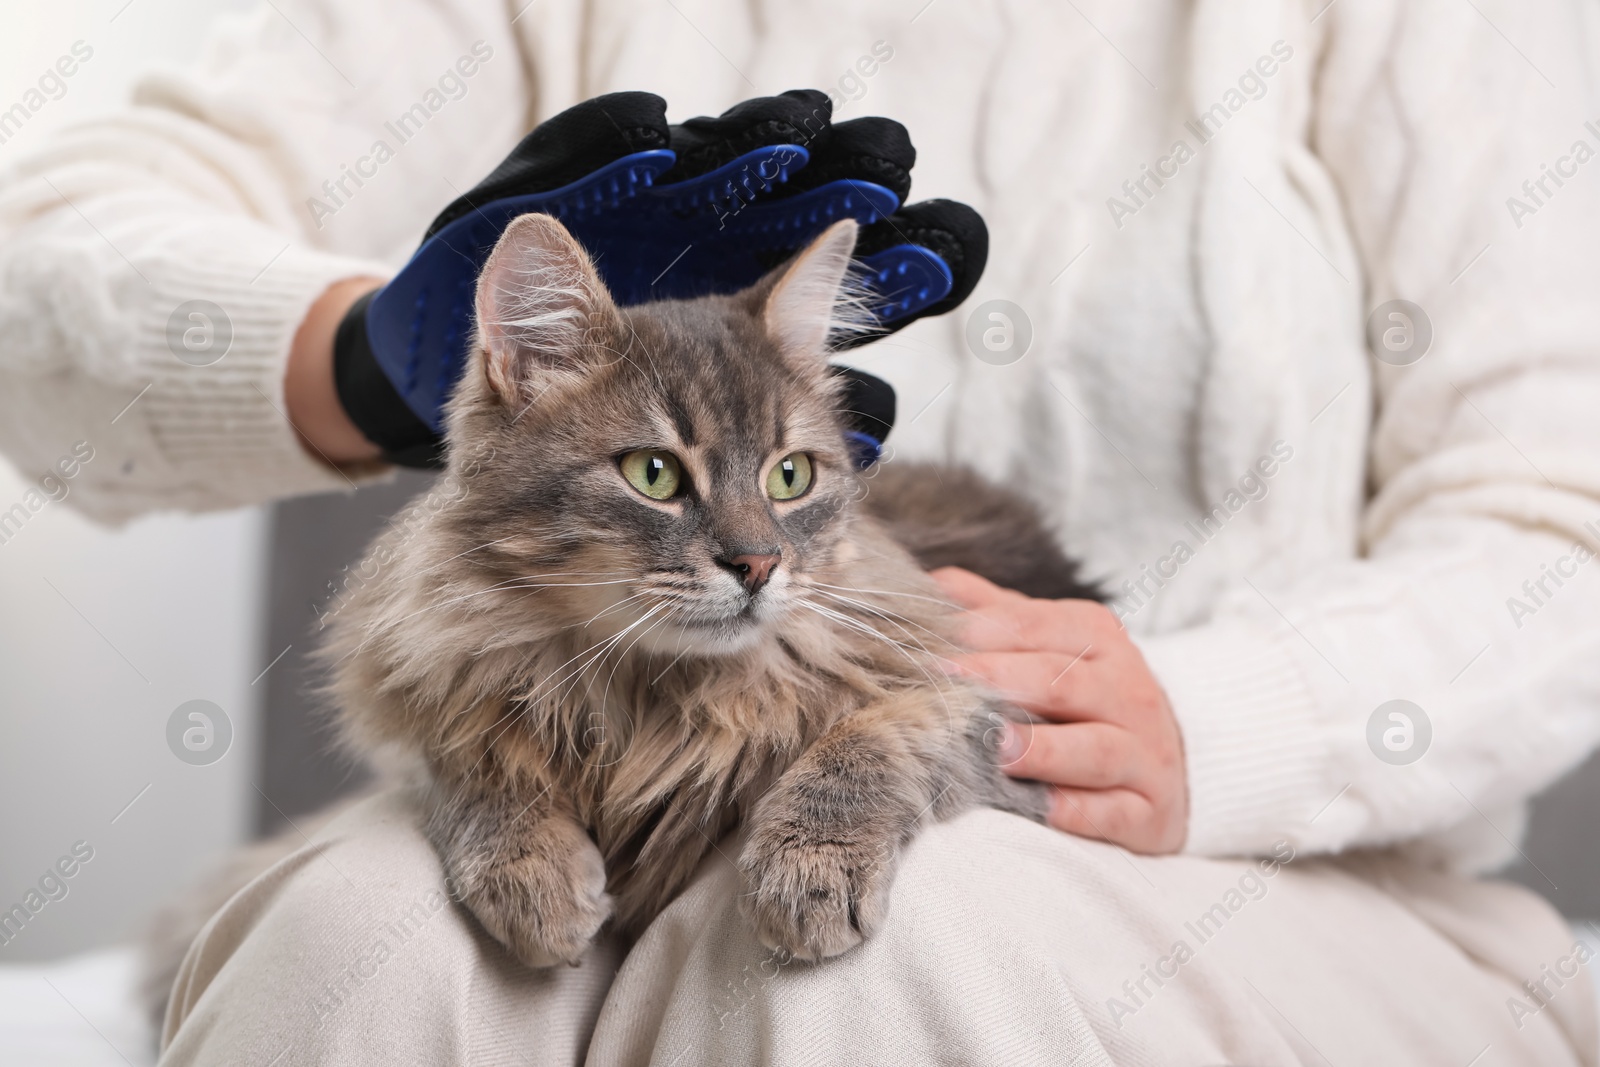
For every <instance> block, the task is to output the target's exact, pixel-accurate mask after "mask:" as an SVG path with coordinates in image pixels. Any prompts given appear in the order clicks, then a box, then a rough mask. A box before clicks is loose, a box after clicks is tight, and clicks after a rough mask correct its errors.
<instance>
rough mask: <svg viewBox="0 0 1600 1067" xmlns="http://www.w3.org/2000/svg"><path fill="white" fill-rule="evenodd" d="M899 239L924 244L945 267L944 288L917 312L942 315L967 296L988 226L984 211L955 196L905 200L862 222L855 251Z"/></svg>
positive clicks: (978, 272)
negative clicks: (868, 223)
mask: <svg viewBox="0 0 1600 1067" xmlns="http://www.w3.org/2000/svg"><path fill="white" fill-rule="evenodd" d="M907 185H908V187H909V185H910V183H909V181H908V182H907ZM901 199H902V200H903V199H904V197H903V196H902V197H901ZM904 244H914V245H917V246H919V247H922V248H926V249H928V250H929V251H930V252H932V253H934V254H935V255H937V256H938V257H939V258H940V259H941V260H943V261H944V263H945V265H946V266H947V267H949V268H950V280H951V283H952V284H951V289H950V292H949V294H948V295H946V296H945V298H944V299H943V300H940V301H938V302H937V303H935V304H931V305H929V306H928V307H927V308H924V309H923V310H922V311H921V312H920V314H921V315H943V314H944V313H945V312H946V311H949V310H950V309H951V308H953V307H955V306H956V305H958V304H960V303H961V302H962V301H963V300H965V299H966V298H967V297H969V296H971V295H972V291H973V289H975V288H977V285H978V280H979V279H980V278H982V277H983V268H984V267H985V266H986V265H987V264H988V261H989V229H988V227H987V226H985V225H984V222H983V216H982V215H979V214H978V213H977V212H976V211H974V210H973V209H972V208H970V207H968V206H967V205H966V204H963V203H961V202H959V201H956V200H923V201H921V202H920V203H916V204H907V205H906V206H905V207H902V208H901V209H900V210H899V211H897V212H895V213H894V214H893V215H892V216H890V217H889V218H887V219H884V220H883V221H882V222H879V223H875V224H873V225H871V226H868V227H866V228H865V229H863V230H862V231H861V238H860V239H859V240H858V241H857V242H856V257H857V258H860V257H863V256H870V255H872V254H873V253H874V252H878V251H881V250H882V249H885V248H889V247H891V246H893V245H904ZM907 321H910V320H907Z"/></svg>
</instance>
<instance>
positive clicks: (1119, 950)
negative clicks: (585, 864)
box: [163, 795, 1594, 1067]
mask: <svg viewBox="0 0 1600 1067" xmlns="http://www.w3.org/2000/svg"><path fill="white" fill-rule="evenodd" d="M736 848H737V843H736V842H726V843H724V845H723V846H722V851H720V852H713V853H712V855H711V856H710V857H709V858H708V860H707V862H706V863H705V865H704V866H703V867H702V869H701V871H700V872H699V873H698V875H697V876H696V879H695V881H694V882H693V884H692V885H691V886H690V887H689V889H688V890H686V891H685V893H684V894H683V895H682V896H681V897H680V898H679V899H678V900H677V901H676V902H675V903H674V904H673V905H672V906H671V907H670V908H669V909H668V910H667V912H666V913H664V914H663V915H662V917H661V918H660V919H659V920H658V921H657V922H656V923H655V924H654V925H653V926H652V927H651V928H650V929H649V930H647V931H646V932H645V934H644V935H643V937H642V938H641V939H640V940H639V942H638V943H637V944H636V945H635V946H633V948H632V949H631V951H629V952H628V953H627V955H626V959H623V957H622V952H621V950H620V949H619V948H618V947H617V946H616V945H614V944H612V943H609V942H606V943H602V944H600V945H597V947H596V948H595V949H594V950H593V951H592V952H591V953H590V955H589V956H588V957H587V958H586V959H585V961H584V963H583V966H581V967H578V968H555V969H553V970H550V971H546V972H532V971H528V970H526V969H523V968H521V967H520V966H518V965H517V964H516V963H515V962H514V961H512V960H510V959H509V957H507V956H506V954H505V953H504V952H503V951H501V950H500V948H499V946H498V945H496V944H494V942H493V941H492V940H491V939H489V938H488V937H487V936H486V935H485V934H484V933H483V932H482V931H481V929H480V928H479V927H478V926H477V924H476V923H475V922H474V921H473V920H472V918H471V917H470V916H469V915H468V914H466V913H465V912H464V911H463V910H462V909H461V908H460V907H459V906H457V905H455V904H453V903H451V902H449V901H448V898H447V897H446V896H445V886H444V880H443V876H442V873H441V871H440V869H439V865H438V862H437V859H436V858H435V857H434V854H433V851H432V849H431V847H429V845H428V843H427V841H426V840H425V839H424V838H423V836H422V835H421V834H420V832H419V831H418V830H417V829H416V825H415V817H414V815H413V813H412V811H411V809H410V808H409V807H408V806H407V805H406V804H405V802H404V801H403V799H402V798H400V797H398V796H392V795H391V796H385V797H381V798H375V799H374V800H372V801H368V802H366V803H365V804H363V805H361V806H360V807H358V808H357V809H355V810H353V811H352V812H350V813H349V814H347V815H346V816H344V817H343V818H341V819H340V820H338V821H336V822H335V823H334V824H332V825H331V826H330V827H329V828H328V830H327V831H325V832H324V833H323V834H320V835H318V846H317V847H315V848H306V849H302V850H301V851H300V852H298V853H296V854H295V855H294V856H292V857H290V859H288V860H286V861H284V862H283V863H281V864H279V865H278V866H277V867H275V868H274V869H273V870H272V871H270V872H268V873H267V874H266V875H264V876H262V877H261V878H258V879H257V880H256V881H255V882H254V883H252V885H251V886H250V887H248V888H247V889H246V890H244V891H243V892H241V893H240V894H239V895H238V896H236V897H235V898H234V899H233V900H232V901H230V902H229V904H228V905H227V907H226V908H224V910H223V911H222V912H221V913H220V914H219V915H218V917H217V918H216V919H215V920H213V922H212V923H211V924H210V925H209V926H208V927H207V929H206V931H205V932H204V933H203V934H202V936H201V938H200V939H199V940H198V941H197V942H196V944H195V946H194V947H193V948H192V949H191V951H190V954H189V957H188V959H186V961H185V964H184V968H183V971H182V974H181V975H180V978H179V983H178V987H177V989H176V990H175V993H174V1005H173V1009H172V1011H171V1012H170V1013H169V1023H168V1028H167V1029H168V1034H169V1043H170V1048H169V1050H168V1053H167V1058H166V1059H165V1060H164V1061H163V1062H165V1063H173V1064H201V1063H235V1062H240V1055H241V1053H242V1052H245V1051H248V1052H250V1053H251V1055H252V1057H253V1058H259V1059H260V1061H261V1062H272V1061H273V1056H275V1055H278V1054H279V1049H284V1048H287V1049H290V1050H291V1052H290V1053H289V1054H287V1055H285V1056H284V1058H282V1059H281V1060H280V1061H279V1062H281V1063H284V1064H288V1063H317V1062H329V1063H340V1064H353V1065H356V1067H362V1065H365V1064H368V1063H371V1064H379V1063H382V1064H389V1063H395V1062H407V1063H451V1064H457V1063H460V1064H499V1063H528V1064H546V1063H551V1064H555V1063H562V1064H576V1063H581V1062H585V1061H587V1062H588V1063H590V1064H594V1065H605V1067H610V1065H614V1064H617V1065H620V1064H630V1065H631V1064H639V1065H643V1064H647V1063H655V1064H661V1065H665V1064H673V1063H678V1064H688V1063H728V1064H738V1063H763V1064H774V1065H787V1064H791V1063H834V1062H929V1063H961V1064H966V1063H974V1064H976V1063H1007V1064H1027V1063H1035V1062H1037V1063H1051V1064H1061V1063H1083V1064H1105V1063H1151V1064H1158V1063H1159V1064H1181V1063H1224V1062H1234V1063H1251V1064H1269V1063H1273V1064H1275V1063H1283V1064H1298V1063H1322V1062H1324V1060H1331V1061H1332V1062H1402V1061H1404V1062H1459V1063H1462V1064H1465V1063H1468V1062H1471V1061H1472V1060H1473V1057H1474V1056H1477V1055H1479V1054H1480V1052H1482V1051H1483V1049H1484V1048H1485V1046H1488V1048H1489V1050H1490V1051H1489V1052H1488V1053H1487V1054H1485V1055H1483V1056H1482V1058H1481V1059H1480V1060H1478V1061H1477V1062H1478V1064H1479V1067H1487V1065H1489V1064H1494V1063H1524V1062H1526V1063H1550V1064H1559V1063H1590V1062H1592V1060H1591V1059H1589V1058H1588V1056H1589V1050H1590V1049H1592V1048H1593V1047H1594V1037H1593V1032H1594V1023H1593V1013H1592V1002H1591V995H1590V992H1589V989H1588V987H1587V982H1586V979H1585V978H1584V977H1583V976H1582V975H1579V976H1578V977H1577V978H1575V979H1569V980H1567V981H1566V984H1565V985H1564V986H1563V987H1561V988H1559V989H1555V991H1554V995H1553V996H1552V997H1550V998H1549V1006H1548V1007H1544V1008H1542V1009H1540V1010H1538V1011H1536V1012H1535V1011H1533V1010H1531V1009H1532V1007H1533V1006H1534V1005H1535V1004H1536V1003H1537V1002H1535V1001H1531V1000H1529V998H1528V996H1527V994H1526V993H1524V992H1523V990H1522V989H1521V988H1520V983H1521V982H1522V981H1523V980H1525V979H1534V980H1538V979H1539V978H1540V975H1541V974H1542V973H1545V972H1542V971H1541V968H1542V967H1551V968H1554V967H1556V966H1557V962H1558V960H1560V959H1561V958H1563V957H1566V956H1568V955H1570V950H1571V944H1570V941H1569V940H1568V939H1569V935H1568V934H1567V933H1566V932H1565V929H1564V927H1563V926H1562V925H1561V923H1560V922H1559V919H1558V918H1557V917H1556V916H1554V913H1553V912H1551V911H1550V910H1549V909H1548V907H1546V906H1545V905H1544V904H1543V903H1542V902H1541V901H1539V900H1538V899H1537V898H1534V897H1532V896H1531V895H1530V894H1526V893H1525V892H1523V891H1521V890H1517V889H1513V888H1511V887H1504V886H1497V885H1493V884H1487V883H1475V882H1469V881H1464V880H1461V879H1457V878H1452V877H1448V876H1442V875H1429V874H1425V873H1422V872H1417V871H1414V870H1411V869H1409V868H1406V867H1404V866H1403V865H1401V864H1399V863H1397V862H1394V861H1389V860H1384V859H1379V858H1367V859H1362V860H1346V861H1341V862H1338V863H1330V862H1327V861H1316V862H1313V861H1310V860H1304V859H1295V860H1292V861H1291V862H1288V863H1286V864H1283V865H1281V866H1280V867H1278V868H1277V869H1276V870H1275V871H1274V872H1273V873H1272V874H1271V876H1270V877H1269V876H1267V875H1265V874H1264V873H1262V871H1261V870H1260V868H1259V867H1258V866H1256V865H1254V864H1250V863H1247V862H1245V861H1239V862H1222V861H1213V860H1204V859H1198V858H1194V857H1182V856H1179V857H1162V858H1151V857H1138V856H1131V855H1129V854H1127V853H1125V852H1123V851H1122V850H1120V849H1116V848H1113V847H1111V846H1107V845H1102V844H1098V843H1095V842H1089V841H1084V840H1081V839H1076V838H1070V837H1067V836H1065V835H1061V834H1058V833H1056V832H1054V831H1050V830H1046V829H1044V828H1041V827H1037V826H1034V825H1032V824H1030V823H1026V822H1024V821H1022V820H1020V819H1017V818H1015V817H1012V816H1007V815H1002V814H999V813H996V812H988V811H980V812H972V813H969V814H967V815H966V816H963V817H962V818H960V819H957V820H955V821H953V822H952V823H949V824H944V825H940V826H936V827H932V828H930V829H929V830H928V831H927V832H926V833H924V834H923V835H922V836H921V837H920V838H919V839H918V840H917V841H916V842H915V843H914V844H913V845H912V846H911V848H910V849H909V850H908V852H907V855H906V857H905V859H904V862H903V865H902V869H901V872H900V875H899V877H898V878H897V880H896V883H895V887H894V891H893V898H892V901H891V906H890V909H889V915H888V918H887V920H886V922H885V925H884V928H883V929H882V930H881V931H879V932H878V934H877V936H875V937H874V938H872V939H870V940H868V941H867V942H866V943H865V944H864V945H862V946H861V947H859V948H857V949H855V950H853V951H851V952H849V953H847V954H845V955H844V956H842V957H839V958H837V959H835V960H831V961H827V962H825V963H823V964H819V965H807V964H802V963H794V962H785V961H782V960H780V959H778V958H777V957H775V956H774V955H773V954H772V953H770V952H767V951H766V950H764V949H762V948H761V946H760V945H759V944H757V943H756V942H755V941H754V939H753V937H752V935H751V933H750V930H749V927H748V924H747V923H746V922H745V921H744V919H743V917H742V916H741V914H740V913H739V910H738V905H737V897H738V894H739V893H740V892H741V890H742V887H741V886H740V884H739V881H738V876H737V872H736V871H735V869H734V867H733V864H732V857H733V856H736V855H737V852H736ZM1252 872H1253V874H1252ZM1546 988H1547V989H1549V988H1551V987H1550V986H1548V985H1547V986H1546ZM1512 1002H1521V1003H1522V1004H1523V1005H1524V1011H1523V1012H1522V1013H1521V1014H1520V1015H1517V1014H1513V1012H1512V1010H1511V1008H1510V1007H1509V1006H1508V1004H1509V1003H1512ZM1519 1024H1520V1025H1519ZM1575 1045H1576V1046H1578V1047H1582V1048H1583V1049H1584V1050H1585V1054H1584V1056H1581V1057H1580V1056H1576V1055H1574V1054H1573V1053H1572V1051H1571V1048H1572V1047H1574V1046H1575Z"/></svg>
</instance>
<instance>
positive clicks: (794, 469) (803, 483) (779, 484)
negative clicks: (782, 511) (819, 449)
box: [767, 452, 811, 500]
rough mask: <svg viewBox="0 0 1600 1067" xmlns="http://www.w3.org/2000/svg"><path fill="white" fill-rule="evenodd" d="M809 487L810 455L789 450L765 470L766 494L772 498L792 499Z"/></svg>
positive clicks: (802, 493) (803, 493)
mask: <svg viewBox="0 0 1600 1067" xmlns="http://www.w3.org/2000/svg"><path fill="white" fill-rule="evenodd" d="M810 488H811V457H810V456H808V455H806V454H805V453H804V452H791V453H789V454H788V455H787V456H784V457H783V458H782V459H780V460H779V461H778V462H777V465H776V466H774V467H773V468H772V469H771V470H770V471H768V472H767V495H768V496H770V497H771V498H772V499H774V500H793V499H794V498H795V497H798V496H803V495H805V491H806V490H807V489H810Z"/></svg>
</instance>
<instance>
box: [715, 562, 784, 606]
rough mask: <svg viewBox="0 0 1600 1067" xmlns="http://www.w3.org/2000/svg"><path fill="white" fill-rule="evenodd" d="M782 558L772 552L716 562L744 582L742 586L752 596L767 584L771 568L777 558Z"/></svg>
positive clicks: (776, 563) (774, 565) (775, 564)
mask: <svg viewBox="0 0 1600 1067" xmlns="http://www.w3.org/2000/svg"><path fill="white" fill-rule="evenodd" d="M782 558H783V557H781V556H780V555H778V554H777V553H776V552H774V553H771V554H770V555H751V554H745V555H740V556H734V557H732V558H730V559H723V560H718V561H717V562H718V563H721V564H722V565H723V566H724V567H726V568H728V569H729V570H730V571H732V572H733V573H734V574H735V575H736V576H737V577H738V579H739V581H741V582H743V583H744V587H745V588H746V589H747V590H749V591H750V594H751V595H752V596H754V595H755V594H756V593H759V592H760V591H761V587H762V586H764V585H766V584H767V578H768V577H769V576H771V574H772V569H773V568H774V567H776V566H777V565H778V560H780V559H782Z"/></svg>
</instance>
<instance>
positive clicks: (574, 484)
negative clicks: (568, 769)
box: [447, 215, 861, 655]
mask: <svg viewBox="0 0 1600 1067" xmlns="http://www.w3.org/2000/svg"><path fill="white" fill-rule="evenodd" d="M855 238H856V225H855V223H853V222H840V223H838V224H836V225H834V226H833V227H831V228H830V229H828V230H827V231H826V232H825V233H823V234H822V235H821V236H820V237H818V238H817V239H816V240H815V241H814V242H813V243H812V244H811V245H810V246H809V247H808V248H806V249H805V250H804V251H802V252H801V253H800V254H799V255H797V256H796V257H795V258H794V259H792V260H791V261H790V262H789V263H787V264H786V265H784V266H782V267H780V268H778V269H777V270H775V271H773V272H772V274H770V275H769V276H768V277H767V278H765V279H764V280H763V281H762V282H760V283H759V284H757V285H756V286H755V287H753V288H752V289H750V290H748V291H746V292H744V293H741V294H738V295H734V296H712V297H705V298H701V299H697V300H686V301H666V302H661V303H653V304H644V305H639V306H635V307H628V308H621V307H618V306H617V305H616V304H615V303H614V302H613V300H612V298H611V296H610V295H609V294H608V293H607V291H606V288H605V285H604V283H603V282H602V281H601V279H600V277H599V275H598V274H597V273H596V271H595V268H594V264H593V263H592V262H591V260H590V259H589V257H588V255H587V254H586V253H585V252H584V250H583V249H582V248H581V247H580V246H579V245H578V243H577V242H576V241H574V240H573V238H572V237H571V236H570V235H569V234H568V233H567V231H566V229H565V228H564V227H563V226H562V225H561V224H560V223H559V222H557V221H556V220H554V219H552V218H550V217H548V216H545V215H525V216H523V217H521V218H519V219H517V220H516V221H515V222H513V223H512V224H511V226H510V227H509V228H508V229H507V230H506V232H505V234H504V236H503V237H502V238H501V239H500V242H499V244H498V245H496V247H495V249H494V252H493V253H492V254H491V256H490V257H489V260H488V262H487V264H486V266H485V268H484V270H483V273H482V275H481V277H480V280H479V284H478V292H477V318H478V327H479V334H478V343H477V344H476V346H475V352H474V356H473V359H472V362H471V365H470V366H469V367H468V369H467V371H466V374H465V377H464V379H463V381H462V383H461V385H460V386H459V387H458V389H457V391H456V395H455V397H454V398H453V399H452V401H451V404H450V408H449V418H448V433H447V436H448V439H449V443H450V465H451V474H452V477H455V478H457V479H459V481H460V485H461V487H462V491H463V493H462V498H461V500H460V501H459V503H458V504H457V506H455V507H454V508H453V509H452V515H451V521H452V522H453V523H454V524H455V525H456V526H457V531H456V532H457V534H458V539H469V538H470V540H471V542H472V545H473V546H474V547H473V548H472V559H473V560H474V561H475V562H477V563H478V564H480V565H481V566H483V567H485V568H487V574H488V576H489V577H492V578H493V579H494V580H495V581H502V582H504V583H505V588H507V589H508V590H515V591H517V592H518V594H519V595H525V596H526V598H527V604H528V605H529V606H530V608H533V606H534V605H537V607H536V609H534V610H537V611H538V612H539V613H540V616H541V618H542V619H543V620H545V621H546V622H547V623H550V624H555V625H558V626H560V627H563V628H577V630H578V631H579V632H581V633H583V634H584V635H585V636H586V637H588V638H590V639H591V640H596V641H598V640H603V639H605V638H607V637H613V636H617V637H619V642H621V643H622V647H638V648H640V649H643V650H645V651H650V652H657V653H668V654H672V655H680V654H687V655H695V654H698V653H706V654H725V653H729V652H733V651H736V650H739V649H742V648H746V647H750V646H751V645H753V644H754V643H756V642H757V641H758V640H759V638H760V637H761V635H762V634H764V633H773V632H775V630H776V628H777V624H778V623H779V622H780V621H781V620H782V619H784V618H785V617H786V616H787V615H788V614H789V613H790V612H792V611H795V610H798V609H799V607H800V606H801V604H802V602H803V601H804V596H803V591H804V589H805V587H806V586H807V584H808V583H811V582H818V581H820V582H828V581H833V580H835V579H833V578H830V577H827V569H828V567H829V565H830V564H831V563H833V562H835V560H836V554H837V553H838V552H839V551H840V550H841V542H842V540H843V539H844V538H845V533H846V527H847V523H848V521H849V510H850V504H851V502H852V500H853V499H855V498H856V497H858V496H859V495H860V492H861V489H860V483H859V481H858V476H857V474H856V471H855V469H854V465H853V462H852V457H851V453H850V449H849V447H848V444H847V442H846V440H845V438H844V436H843V434H842V431H841V422H840V410H839V409H840V405H841V396H840V388H839V386H838V384H837V378H836V376H834V375H832V374H830V373H829V372H828V370H827V365H826V360H827V355H828V347H827V346H828V339H829V337H830V334H831V332H832V331H834V330H837V329H839V328H841V318H848V316H847V315H845V316H842V315H841V309H848V308H849V307H850V306H851V302H850V301H849V299H848V297H847V295H846V294H847V293H848V292H849V290H850V279H849V268H850V255H851V251H852V249H853V248H854V245H855ZM844 325H846V326H848V323H845V324H844ZM524 590H526V593H525V594H524V593H523V592H522V591H524ZM619 635H620V636H619Z"/></svg>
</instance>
